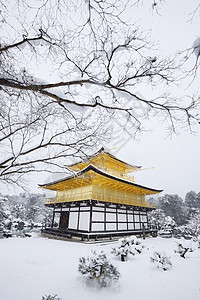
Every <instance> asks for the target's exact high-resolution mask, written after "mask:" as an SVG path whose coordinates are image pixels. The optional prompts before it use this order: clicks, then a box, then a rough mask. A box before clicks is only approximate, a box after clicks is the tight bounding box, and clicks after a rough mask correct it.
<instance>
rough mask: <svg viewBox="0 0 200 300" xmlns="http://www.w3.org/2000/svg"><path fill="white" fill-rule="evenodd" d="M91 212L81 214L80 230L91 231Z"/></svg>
mask: <svg viewBox="0 0 200 300" xmlns="http://www.w3.org/2000/svg"><path fill="white" fill-rule="evenodd" d="M89 221H90V212H80V220H79V229H80V230H89Z"/></svg>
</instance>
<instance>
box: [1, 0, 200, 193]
mask: <svg viewBox="0 0 200 300" xmlns="http://www.w3.org/2000/svg"><path fill="white" fill-rule="evenodd" d="M150 3H151V1H149V6H148V5H146V1H145V3H144V4H145V5H144V6H140V7H138V8H135V7H133V8H132V11H130V18H133V20H134V21H135V17H136V16H137V18H138V21H139V22H140V23H139V24H141V28H144V29H145V30H150V31H151V32H152V37H153V38H154V40H155V41H159V44H160V49H161V53H162V54H163V55H166V54H171V53H173V52H174V51H176V50H185V49H188V48H190V47H191V46H192V44H193V42H194V40H195V39H196V38H197V37H199V36H200V27H199V15H198V13H197V14H196V15H195V16H194V18H193V20H192V21H190V18H191V15H190V13H192V11H194V9H195V8H196V7H197V6H198V4H199V1H198V0H192V1H188V0H176V1H174V0H166V2H165V3H163V5H162V6H161V9H160V10H159V13H160V15H157V14H155V13H152V11H151V10H150ZM194 62H195V56H194ZM197 82H198V78H197V79H196V82H194V84H193V85H192V86H191V87H190V88H189V89H188V90H185V86H183V87H180V86H179V89H178V92H179V93H180V92H181V93H182V94H183V95H184V94H189V93H190V94H192V93H193V92H195V91H197V87H198V86H197ZM195 86H196V88H195ZM174 92H175V93H176V92H177V90H176V89H174ZM142 94H143V95H145V91H143V92H142ZM150 126H151V128H152V129H153V131H152V132H148V133H143V134H142V135H141V136H140V140H138V141H136V140H134V138H132V137H130V138H129V139H128V140H127V139H125V140H123V138H122V139H121V140H118V143H117V144H116V145H115V141H114V142H112V143H111V144H114V145H115V146H117V149H114V150H113V151H112V152H113V154H115V155H116V156H117V157H119V158H120V159H122V160H124V161H127V162H129V163H131V164H136V165H142V166H143V167H144V168H148V167H152V166H153V167H155V168H154V169H150V170H146V171H142V172H138V173H137V174H135V179H136V182H137V183H141V184H143V185H146V186H149V187H154V188H157V189H163V190H164V193H171V194H178V195H180V196H182V197H184V196H185V194H186V193H187V192H189V191H191V190H194V191H196V192H200V184H199V174H198V171H199V170H200V159H199V153H200V125H197V126H196V128H195V129H196V134H195V135H191V134H190V133H189V132H185V130H184V129H183V131H181V133H180V134H179V135H178V136H173V137H172V138H169V137H168V138H166V136H167V133H166V128H165V127H164V126H162V125H161V124H160V123H159V122H157V121H153V122H151V125H150ZM123 143H124V146H123V147H122V148H121V146H122V145H123ZM43 181H45V179H44V178H43V177H42V175H36V176H34V175H33V176H32V177H31V178H30V183H29V185H30V191H31V192H41V190H40V189H38V188H37V184H38V183H42V182H43ZM13 192H14V193H17V192H20V191H19V190H18V189H16V190H15V191H11V189H8V187H5V189H3V190H2V193H13Z"/></svg>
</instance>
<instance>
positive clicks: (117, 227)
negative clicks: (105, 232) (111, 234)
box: [116, 205, 119, 231]
mask: <svg viewBox="0 0 200 300" xmlns="http://www.w3.org/2000/svg"><path fill="white" fill-rule="evenodd" d="M116 229H117V231H118V230H119V226H118V208H117V205H116Z"/></svg>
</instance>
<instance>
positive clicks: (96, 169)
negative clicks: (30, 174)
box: [39, 164, 163, 193]
mask: <svg viewBox="0 0 200 300" xmlns="http://www.w3.org/2000/svg"><path fill="white" fill-rule="evenodd" d="M89 171H94V172H95V173H98V174H100V175H102V176H105V177H108V178H111V179H114V180H117V181H120V182H122V183H127V184H130V185H132V186H136V187H139V188H143V189H146V190H149V191H152V192H155V193H161V192H162V191H163V190H157V189H153V188H149V187H146V186H143V185H140V184H137V183H134V182H131V181H129V180H126V179H123V178H120V177H117V176H114V175H112V174H109V173H106V172H104V171H102V170H100V169H98V168H97V167H96V166H94V165H92V164H90V165H88V166H87V167H85V168H84V169H83V170H81V171H79V172H77V173H76V174H75V175H71V176H68V177H65V178H63V179H60V180H56V181H53V182H50V183H46V184H40V185H39V187H41V188H42V187H43V188H45V187H48V186H51V185H53V184H57V183H60V182H63V181H66V180H69V179H72V178H76V177H79V176H81V175H82V174H85V173H87V172H89Z"/></svg>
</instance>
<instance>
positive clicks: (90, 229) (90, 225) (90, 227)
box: [89, 202, 92, 232]
mask: <svg viewBox="0 0 200 300" xmlns="http://www.w3.org/2000/svg"><path fill="white" fill-rule="evenodd" d="M91 231H92V203H91V202H90V224H89V232H91Z"/></svg>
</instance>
